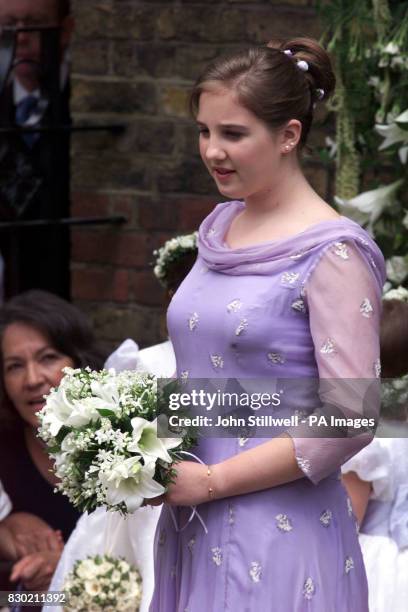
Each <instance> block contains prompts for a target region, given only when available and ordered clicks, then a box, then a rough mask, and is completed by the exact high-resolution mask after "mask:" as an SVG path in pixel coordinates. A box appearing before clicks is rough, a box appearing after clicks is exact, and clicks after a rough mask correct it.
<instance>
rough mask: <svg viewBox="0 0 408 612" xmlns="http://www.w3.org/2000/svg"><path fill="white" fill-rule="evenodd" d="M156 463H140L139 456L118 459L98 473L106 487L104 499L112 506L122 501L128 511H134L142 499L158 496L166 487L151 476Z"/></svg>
mask: <svg viewBox="0 0 408 612" xmlns="http://www.w3.org/2000/svg"><path fill="white" fill-rule="evenodd" d="M155 470H156V463H155V462H154V461H151V462H149V463H146V464H145V465H142V464H141V457H140V456H138V457H130V458H129V459H125V460H124V461H123V459H119V461H118V463H116V464H114V465H113V466H112V468H111V470H110V471H108V472H101V473H100V476H99V478H100V481H101V482H102V484H103V485H104V486H105V487H106V500H107V502H108V504H110V505H112V506H114V505H116V504H120V503H121V502H124V503H125V504H126V507H127V509H128V510H129V512H134V511H135V510H137V509H138V508H140V506H141V505H142V503H143V500H144V499H151V498H152V497H158V496H159V495H162V494H163V493H165V491H166V489H165V488H164V487H163V486H162V485H161V484H159V483H158V482H156V481H155V480H154V479H153V477H154V473H155Z"/></svg>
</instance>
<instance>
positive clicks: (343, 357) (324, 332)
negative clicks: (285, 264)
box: [289, 242, 381, 483]
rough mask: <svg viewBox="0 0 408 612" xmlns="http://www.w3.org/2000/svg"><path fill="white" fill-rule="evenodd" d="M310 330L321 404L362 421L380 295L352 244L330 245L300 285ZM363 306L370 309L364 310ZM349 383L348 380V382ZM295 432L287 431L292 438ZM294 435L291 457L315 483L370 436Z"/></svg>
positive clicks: (373, 411) (375, 400)
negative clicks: (324, 387)
mask: <svg viewBox="0 0 408 612" xmlns="http://www.w3.org/2000/svg"><path fill="white" fill-rule="evenodd" d="M305 301H306V303H307V306H308V310H309V321H310V331H311V334H312V338H313V344H314V346H315V358H316V362H317V366H318V371H319V379H330V381H331V383H333V382H334V380H335V379H337V380H338V381H339V382H338V383H337V384H329V385H328V388H330V391H328V392H327V393H325V397H324V401H325V402H327V403H328V404H332V405H335V406H340V407H341V411H342V415H343V416H345V417H353V418H357V417H363V416H368V415H366V414H363V409H364V408H365V409H367V403H364V399H365V394H366V392H367V390H368V388H372V383H373V379H374V378H375V375H376V373H375V364H376V362H377V361H378V359H379V354H380V347H379V326H380V315H381V294H380V292H379V291H378V287H377V283H376V281H375V280H374V276H373V272H372V270H370V268H369V267H368V265H367V262H366V261H365V260H364V259H363V257H362V255H361V254H360V252H359V250H358V247H357V246H356V245H355V244H354V243H351V242H345V243H336V244H334V245H331V247H330V248H328V249H327V250H326V251H325V252H324V253H323V254H322V257H321V259H320V260H319V261H318V262H317V264H316V266H315V268H314V269H313V270H312V271H311V273H310V274H309V278H308V279H307V280H306V283H305ZM363 304H366V305H368V304H369V305H370V307H371V310H370V309H369V310H368V312H367V310H364V309H363V308H362V306H363ZM352 379H353V380H352ZM379 404H380V394H379V387H378V394H377V395H375V393H374V394H373V397H372V401H371V402H370V403H369V409H370V415H369V416H370V417H374V418H378V414H379ZM293 431H294V432H295V433H294V435H295V436H296V430H289V433H291V435H292V437H293ZM320 435H321V430H319V428H316V437H310V436H309V437H302V436H299V437H294V440H293V441H294V445H295V450H296V457H297V459H298V462H299V466H300V467H301V469H302V470H303V471H304V472H305V476H307V477H308V478H310V479H311V480H312V482H314V483H317V482H319V481H320V480H321V479H322V478H324V477H326V476H328V475H329V474H331V473H332V472H334V471H335V470H336V469H339V467H340V466H341V465H342V464H343V463H344V462H345V461H346V460H347V459H348V458H349V457H351V456H353V455H354V454H356V453H357V452H358V451H359V450H361V449H362V448H363V447H364V446H366V445H367V444H368V443H369V442H370V441H371V439H372V435H371V434H369V433H366V434H362V435H354V436H351V437H334V436H332V437H327V438H323V437H320Z"/></svg>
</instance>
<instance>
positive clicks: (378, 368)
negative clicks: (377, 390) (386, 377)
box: [374, 358, 381, 378]
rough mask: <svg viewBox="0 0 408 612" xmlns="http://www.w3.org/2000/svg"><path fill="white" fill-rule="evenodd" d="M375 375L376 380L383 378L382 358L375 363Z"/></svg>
mask: <svg viewBox="0 0 408 612" xmlns="http://www.w3.org/2000/svg"><path fill="white" fill-rule="evenodd" d="M374 375H375V377H376V378H380V377H381V361H380V358H378V359H376V360H375V361H374Z"/></svg>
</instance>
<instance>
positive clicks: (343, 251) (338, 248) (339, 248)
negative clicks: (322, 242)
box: [334, 242, 350, 259]
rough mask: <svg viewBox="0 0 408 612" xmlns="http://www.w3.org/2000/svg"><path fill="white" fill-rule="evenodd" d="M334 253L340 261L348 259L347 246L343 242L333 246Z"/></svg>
mask: <svg viewBox="0 0 408 612" xmlns="http://www.w3.org/2000/svg"><path fill="white" fill-rule="evenodd" d="M334 253H335V254H336V255H338V256H339V257H341V259H350V256H349V253H348V248H347V245H345V244H344V243H343V242H336V243H335V245H334Z"/></svg>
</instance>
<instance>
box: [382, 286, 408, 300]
mask: <svg viewBox="0 0 408 612" xmlns="http://www.w3.org/2000/svg"><path fill="white" fill-rule="evenodd" d="M383 300H400V301H401V302H407V303H408V290H407V289H405V287H401V286H399V287H397V289H390V290H389V291H387V293H384V295H383Z"/></svg>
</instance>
